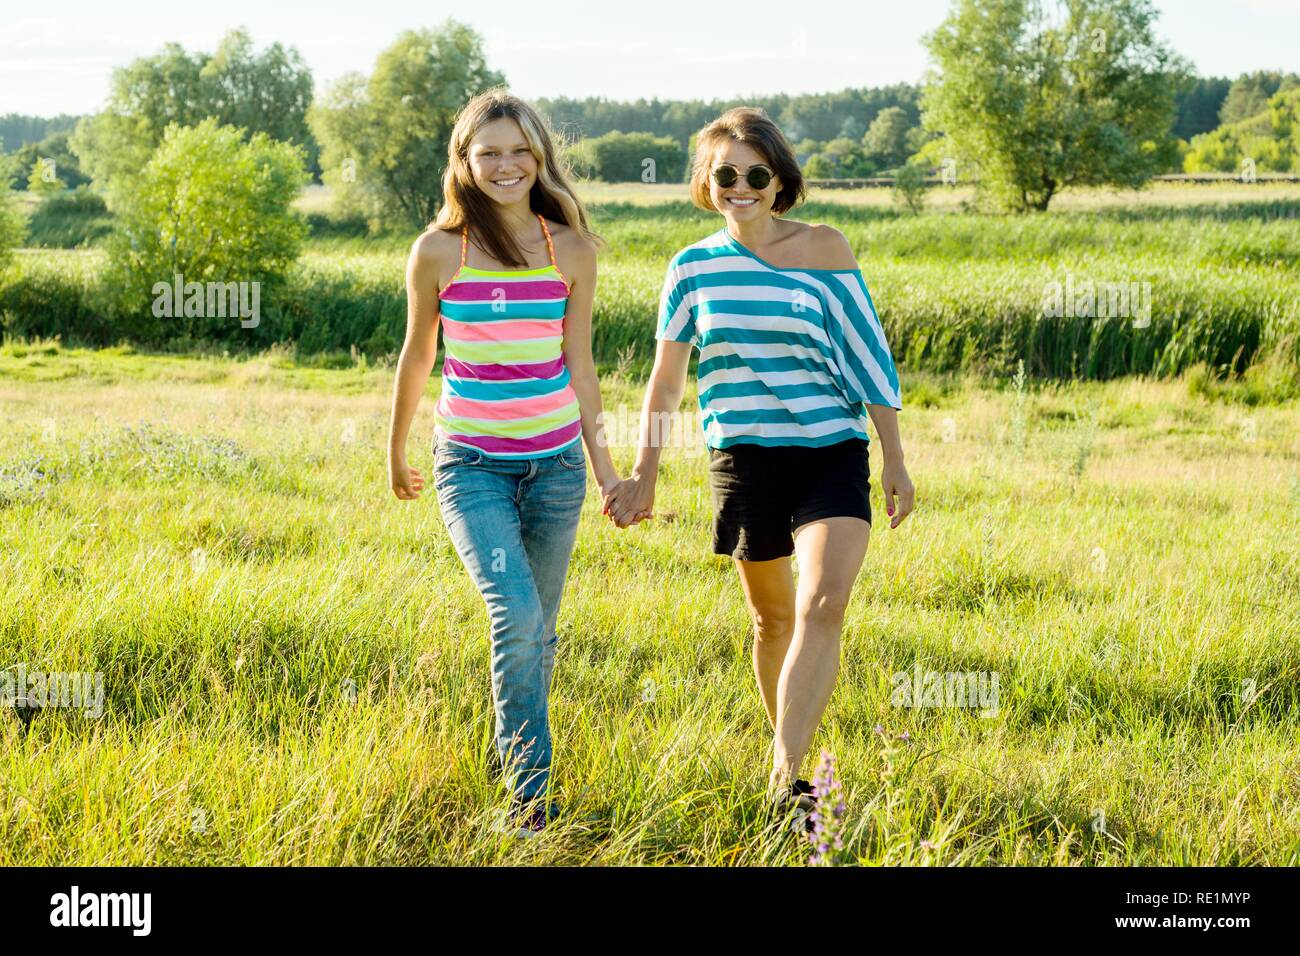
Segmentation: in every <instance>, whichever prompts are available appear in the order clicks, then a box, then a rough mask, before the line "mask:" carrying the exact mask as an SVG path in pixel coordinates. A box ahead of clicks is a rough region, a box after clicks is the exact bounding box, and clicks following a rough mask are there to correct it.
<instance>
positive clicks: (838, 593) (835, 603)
mask: <svg viewBox="0 0 1300 956" xmlns="http://www.w3.org/2000/svg"><path fill="white" fill-rule="evenodd" d="M849 595H850V592H849V591H848V590H846V589H841V588H814V589H813V590H812V591H810V592H809V593H807V594H801V595H800V596H799V603H798V615H799V618H800V619H801V620H803V621H805V622H807V623H809V624H814V625H822V626H829V627H839V626H840V625H841V624H843V623H844V615H845V612H847V611H848V609H849Z"/></svg>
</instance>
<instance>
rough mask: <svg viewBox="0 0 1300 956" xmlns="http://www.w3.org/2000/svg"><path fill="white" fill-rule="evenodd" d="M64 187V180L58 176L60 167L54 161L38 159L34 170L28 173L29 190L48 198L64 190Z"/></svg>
mask: <svg viewBox="0 0 1300 956" xmlns="http://www.w3.org/2000/svg"><path fill="white" fill-rule="evenodd" d="M64 188H65V187H64V185H63V180H61V179H59V177H58V167H57V166H55V164H54V163H53V161H51V160H48V159H37V161H36V163H35V164H34V165H33V166H32V171H31V172H30V173H28V174H27V191H28V192H30V193H35V194H36V195H37V196H39V197H40V198H41V199H46V198H48V197H50V196H54V195H57V194H58V193H61V192H63V190H64Z"/></svg>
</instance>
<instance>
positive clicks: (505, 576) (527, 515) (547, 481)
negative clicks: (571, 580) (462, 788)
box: [433, 438, 587, 800]
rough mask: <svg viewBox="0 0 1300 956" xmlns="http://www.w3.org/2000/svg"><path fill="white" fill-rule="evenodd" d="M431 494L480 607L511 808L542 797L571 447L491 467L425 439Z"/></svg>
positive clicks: (577, 492)
mask: <svg viewBox="0 0 1300 956" xmlns="http://www.w3.org/2000/svg"><path fill="white" fill-rule="evenodd" d="M433 447H434V469H433V479H434V487H435V488H436V489H437V493H438V504H439V505H440V506H441V507H442V516H443V520H444V521H445V522H446V523H447V530H448V531H449V532H450V533H451V540H452V542H453V544H455V546H456V553H457V554H459V555H460V559H461V561H462V562H463V563H464V565H465V569H466V570H467V571H469V575H470V577H471V578H472V579H473V580H474V585H475V586H476V587H477V588H478V590H479V593H480V594H481V595H482V596H483V601H484V603H485V604H486V605H487V612H488V623H489V626H490V633H491V640H492V703H493V707H494V709H495V711H496V745H497V753H498V755H499V756H500V757H501V766H502V768H503V769H504V771H505V776H506V780H507V781H508V782H509V784H510V786H511V788H512V789H513V791H514V793H515V796H516V797H517V798H518V799H520V800H530V799H534V798H539V797H542V796H544V795H545V793H546V787H547V783H548V782H549V778H550V769H551V728H550V721H549V717H548V715H547V697H548V696H549V694H550V689H551V671H552V669H553V668H554V665H555V645H556V642H557V640H558V636H557V634H556V631H555V620H556V617H557V616H558V615H559V611H560V597H561V595H562V594H563V593H564V578H565V574H566V573H567V571H568V568H569V557H570V555H571V554H572V553H573V542H574V539H575V538H576V537H577V533H578V516H579V514H580V513H581V511H582V499H583V496H584V495H585V493H586V490H587V460H586V456H585V455H584V454H583V451H582V445H581V443H575V444H574V445H571V446H570V447H569V448H567V449H565V450H563V451H561V452H559V453H558V454H555V455H548V456H547V457H545V458H530V459H510V458H493V457H490V456H487V455H484V454H482V453H481V452H479V451H477V450H475V449H473V448H467V447H465V446H463V445H457V444H453V443H451V442H448V441H440V440H439V439H437V438H435V439H434V446H433Z"/></svg>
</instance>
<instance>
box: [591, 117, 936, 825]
mask: <svg viewBox="0 0 1300 956" xmlns="http://www.w3.org/2000/svg"><path fill="white" fill-rule="evenodd" d="M803 194H804V185H803V177H802V176H801V175H800V172H799V166H798V163H797V161H796V160H795V157H794V153H793V151H792V150H791V148H790V145H789V143H788V142H787V141H786V139H785V137H784V136H783V135H782V133H781V131H780V130H779V129H778V128H777V127H776V125H775V124H774V123H772V121H771V120H769V119H768V118H767V117H766V116H765V115H764V114H763V113H762V112H761V111H759V110H754V109H743V108H742V109H733V110H730V111H729V112H727V113H725V114H723V115H722V116H721V117H720V118H719V119H717V120H715V121H714V122H712V123H710V124H709V125H708V126H706V127H705V128H704V129H703V130H702V131H701V132H700V135H699V139H698V146H697V149H696V154H695V161H694V166H693V168H692V175H691V198H692V199H693V200H694V202H695V204H696V205H697V206H699V207H701V208H703V209H708V210H712V211H715V212H719V213H721V214H722V217H723V219H724V220H725V225H724V226H723V228H722V229H719V230H718V231H717V232H716V233H714V234H713V235H711V236H709V237H707V238H706V239H703V240H702V241H700V242H697V243H695V244H694V245H692V246H688V247H687V248H686V249H683V250H682V251H681V252H679V253H678V254H677V255H676V256H675V257H674V258H673V260H672V262H671V264H670V265H669V267H668V275H667V277H666V280H665V282H664V287H663V294H662V297H661V301H660V310H659V322H658V331H657V333H656V338H657V339H658V340H659V342H658V349H657V352H656V355H655V364H654V370H653V372H652V373H651V377H650V382H649V385H648V388H647V391H646V396H645V403H644V406H643V408H642V417H641V437H640V447H639V450H638V453H637V459H636V465H635V467H634V468H633V470H632V472H631V475H630V477H628V478H627V479H626V480H625V481H623V482H622V483H621V484H620V485H619V486H618V487H617V488H616V489H615V490H614V493H613V494H612V495H611V496H609V498H608V499H607V501H606V508H607V510H608V513H609V515H610V518H611V519H612V520H613V521H614V522H615V523H616V524H617V525H618V526H619V527H627V526H628V525H630V524H633V523H636V522H637V521H640V520H643V519H645V518H650V517H652V516H653V508H654V493H655V482H656V479H657V475H658V465H659V455H660V449H661V447H662V445H663V444H664V438H665V437H666V436H662V435H656V434H655V433H654V428H655V427H656V426H655V423H657V422H662V421H666V420H670V419H669V417H668V416H669V415H670V414H671V413H672V412H675V411H676V410H677V408H678V406H679V405H680V403H681V399H682V394H683V391H684V389H685V385H686V375H687V369H688V366H689V361H690V355H691V349H692V347H695V348H698V349H699V350H700V359H699V368H698V391H699V404H700V410H701V413H702V418H703V424H704V435H705V441H706V443H707V444H708V446H709V458H710V462H709V479H710V485H711V487H712V493H713V505H714V516H713V551H714V553H716V554H725V555H730V556H731V558H732V559H733V560H734V563H735V566H736V569H737V571H738V572H739V577H740V583H741V587H742V589H743V590H744V594H745V599H746V603H747V605H748V608H749V612H750V616H751V618H752V620H753V626H754V646H753V666H754V674H755V677H756V679H757V682H758V689H759V694H760V695H761V697H762V701H763V706H764V708H765V709H766V711H767V718H768V721H769V723H770V724H771V727H772V731H773V734H774V748H773V760H772V769H771V774H770V776H769V785H768V789H769V796H770V798H771V799H772V801H773V803H774V805H775V807H776V808H777V809H778V810H782V811H798V810H802V811H805V812H806V811H808V810H811V808H812V797H811V789H812V788H811V787H810V785H809V784H808V782H807V781H806V780H803V779H801V778H800V776H799V771H800V767H801V765H802V763H803V760H804V757H805V755H806V754H807V752H808V750H809V747H810V745H811V743H812V738H813V734H814V733H815V731H816V729H817V726H818V724H819V723H820V721H821V717H822V714H823V712H824V711H825V709H826V705H827V703H828V702H829V700H830V696H831V691H832V690H833V688H834V685H835V679H836V675H837V673H838V670H839V650H840V632H841V629H842V626H843V623H844V614H845V610H846V608H847V606H848V603H849V597H850V595H851V593H852V590H853V583H854V580H855V579H856V578H857V575H858V571H859V569H860V568H861V566H862V562H863V559H864V558H865V556H866V550H867V539H868V536H869V534H870V531H871V503H870V494H869V481H868V456H867V442H868V431H867V417H868V416H870V418H871V421H872V422H873V424H874V425H875V428H876V434H877V435H878V436H879V438H880V443H881V446H882V450H883V460H884V468H883V472H882V475H881V479H880V481H881V485H882V486H883V490H884V497H885V505H886V510H887V512H888V514H889V516H890V518H891V521H890V527H891V528H897V527H898V525H899V524H900V523H901V522H902V521H903V519H904V518H906V517H907V515H908V514H909V513H910V512H911V511H912V505H913V488H912V482H911V479H910V478H909V477H908V474H907V468H906V467H905V466H904V464H903V446H902V442H901V439H900V437H899V431H898V419H897V415H896V409H899V408H901V407H902V406H901V403H900V399H899V386H898V375H897V372H896V371H895V367H894V361H893V358H892V356H891V353H890V350H889V345H888V343H887V342H886V340H885V335H884V331H883V329H882V328H881V325H880V322H879V319H878V318H877V316H876V312H875V308H874V306H873V305H872V302H871V296H870V294H869V293H868V292H867V287H866V284H865V282H864V281H863V278H862V273H861V272H860V271H859V269H858V264H857V261H856V260H855V258H854V256H853V251H852V249H851V248H850V247H849V244H848V241H847V240H846V239H845V238H844V236H843V235H842V234H841V233H839V232H838V231H837V230H835V229H833V228H831V227H829V226H811V225H807V224H805V223H801V222H795V221H792V220H788V219H783V218H781V216H782V214H783V213H785V212H787V211H788V210H790V209H791V208H793V207H794V206H795V205H796V204H797V203H798V202H799V201H800V200H802V198H803ZM792 554H794V555H795V556H796V558H797V561H798V567H799V577H798V584H797V585H796V583H795V577H794V574H793V569H792V567H791V562H790V556H791V555H792Z"/></svg>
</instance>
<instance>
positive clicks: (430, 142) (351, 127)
mask: <svg viewBox="0 0 1300 956" xmlns="http://www.w3.org/2000/svg"><path fill="white" fill-rule="evenodd" d="M504 83H505V78H504V77H503V76H502V75H501V74H500V73H497V72H495V71H493V70H491V69H489V68H488V65H487V57H486V54H485V53H484V50H483V40H482V38H481V37H480V36H479V35H478V34H477V33H476V32H475V31H474V30H472V29H471V28H470V27H468V26H465V25H464V24H463V23H457V22H456V21H454V20H448V21H446V22H445V23H444V24H443V25H442V26H440V27H439V28H437V29H435V30H408V31H406V32H404V33H402V34H401V35H400V36H399V37H398V38H397V40H396V42H394V43H393V45H392V46H390V47H388V49H386V50H384V51H383V52H382V53H380V54H379V57H378V59H377V60H376V61H375V70H374V72H373V73H372V74H371V75H370V77H369V78H366V77H364V76H362V75H360V74H357V73H351V74H347V75H345V76H343V77H341V78H340V79H339V80H338V82H336V83H335V84H334V85H333V86H332V87H331V88H330V90H329V91H328V92H327V93H326V95H325V96H324V97H323V98H322V100H321V101H320V102H318V103H316V104H315V105H313V107H312V109H311V110H310V111H309V113H308V122H309V123H310V124H311V128H312V130H313V132H314V133H315V134H316V139H317V140H318V141H319V142H320V144H321V169H322V173H321V178H322V179H323V180H324V181H325V183H326V185H328V186H330V187H331V188H332V189H333V191H334V196H335V202H336V204H337V205H336V209H337V210H338V211H340V212H344V213H360V214H362V215H365V216H366V217H367V218H368V219H369V220H370V222H371V225H372V227H374V228H379V227H381V226H384V225H388V226H395V227H402V228H406V227H416V226H424V225H426V224H427V223H429V222H430V221H431V220H432V219H433V217H434V215H435V214H436V213H437V211H438V207H439V205H441V203H442V173H443V170H444V169H445V168H446V165H447V144H448V143H449V142H450V140H451V131H452V127H453V126H454V125H455V122H456V114H457V113H458V112H459V111H460V109H461V107H463V106H464V105H465V103H466V102H467V101H468V100H469V99H470V98H471V97H473V96H474V95H475V94H477V93H481V92H483V91H484V90H487V89H490V88H492V87H494V86H501V85H503V84H504Z"/></svg>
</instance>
